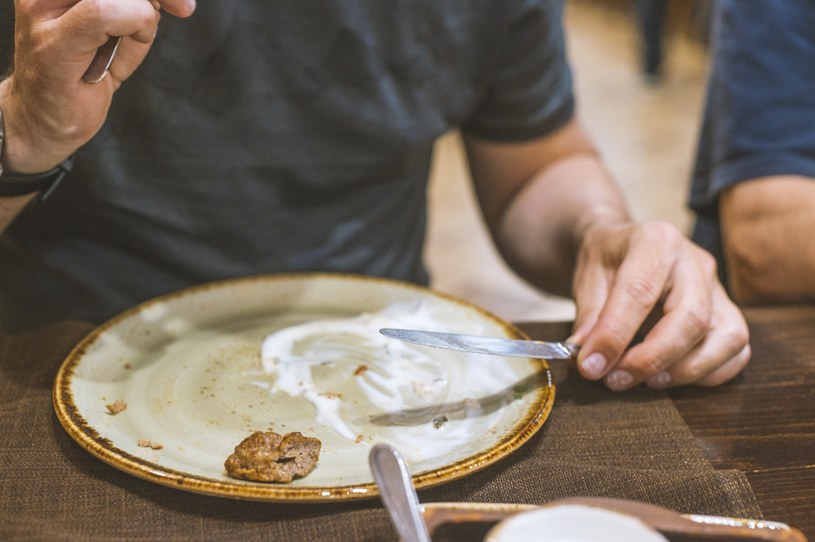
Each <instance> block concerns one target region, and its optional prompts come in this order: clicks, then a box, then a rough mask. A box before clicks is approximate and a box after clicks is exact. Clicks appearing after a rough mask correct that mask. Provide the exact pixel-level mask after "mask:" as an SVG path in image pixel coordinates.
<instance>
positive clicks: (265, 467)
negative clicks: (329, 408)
mask: <svg viewBox="0 0 815 542" xmlns="http://www.w3.org/2000/svg"><path fill="white" fill-rule="evenodd" d="M321 446H322V443H321V442H320V440H319V439H316V438H312V437H304V436H303V435H302V433H299V432H292V433H286V434H285V435H281V434H279V433H275V432H273V431H269V432H266V433H263V432H261V431H256V432H254V433H252V434H251V435H249V436H248V437H246V438H245V439H243V441H241V443H240V444H238V445H237V446H235V453H233V454H232V455H230V456H229V457H228V458H227V460H226V462H225V463H224V467H225V468H226V473H227V474H228V475H229V476H231V477H232V478H242V479H244V480H253V481H255V482H291V481H292V480H294V478H299V477H303V476H306V475H307V474H309V473H310V472H311V471H313V470H314V467H316V466H317V461H318V460H319V458H320V447H321Z"/></svg>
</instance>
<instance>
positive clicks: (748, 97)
mask: <svg viewBox="0 0 815 542" xmlns="http://www.w3.org/2000/svg"><path fill="white" fill-rule="evenodd" d="M713 23H714V26H713V28H714V34H713V51H712V54H713V64H712V69H711V75H710V78H709V81H708V95H707V102H706V105H705V114H704V121H703V124H702V131H701V134H700V138H699V148H698V150H697V156H696V165H695V168H694V174H693V179H692V188H691V198H690V206H691V208H693V209H694V210H695V211H697V212H698V213H700V214H701V215H704V216H709V217H717V215H718V211H717V207H718V204H717V201H718V196H719V194H720V193H721V192H722V191H723V190H724V189H726V188H728V187H729V186H732V185H734V184H736V183H738V182H740V181H744V180H747V179H753V178H757V177H765V176H769V175H803V176H809V177H815V2H813V0H784V1H783V2H777V1H775V0H760V1H759V0H756V1H752V2H744V1H743V0H719V1H718V2H717V3H716V8H715V11H714V21H713Z"/></svg>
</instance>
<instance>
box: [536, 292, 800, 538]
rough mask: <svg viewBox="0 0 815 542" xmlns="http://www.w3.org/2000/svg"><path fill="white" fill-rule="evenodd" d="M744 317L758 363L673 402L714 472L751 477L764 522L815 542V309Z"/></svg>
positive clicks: (539, 326)
mask: <svg viewBox="0 0 815 542" xmlns="http://www.w3.org/2000/svg"><path fill="white" fill-rule="evenodd" d="M745 316H746V318H747V321H748V324H749V326H750V333H751V347H752V350H753V358H752V362H751V363H750V365H748V367H747V368H746V369H745V371H744V372H743V374H741V375H740V376H739V377H737V378H736V379H735V381H733V382H731V383H729V384H728V385H725V386H721V387H718V388H712V389H702V388H680V389H676V390H672V391H671V392H670V396H671V398H672V399H673V401H674V404H675V405H676V407H677V409H678V410H679V413H680V414H681V415H682V417H683V418H684V420H685V422H686V423H687V424H688V426H689V427H690V428H691V431H692V432H693V434H694V436H695V437H696V438H697V439H698V442H699V444H700V446H701V447H702V449H703V450H704V452H705V455H706V456H707V459H708V460H709V461H710V462H711V463H712V464H713V465H714V467H716V468H722V469H738V470H741V471H743V472H744V473H745V474H746V475H747V478H748V480H749V481H750V485H751V486H752V488H753V492H754V493H755V495H756V498H757V500H758V502H759V505H760V506H761V510H762V511H763V512H764V516H765V518H768V519H774V520H777V521H782V522H784V523H787V524H789V525H793V526H795V527H796V528H798V529H799V530H801V531H802V532H803V533H804V534H805V535H806V537H807V539H809V540H815V307H773V308H770V307H764V308H752V309H746V310H745ZM522 327H523V328H524V330H525V331H526V332H527V333H528V334H529V335H530V336H532V337H540V338H543V337H550V336H552V333H553V325H552V324H544V323H534V324H525V325H523V326H522ZM555 333H557V332H555ZM555 336H556V335H555Z"/></svg>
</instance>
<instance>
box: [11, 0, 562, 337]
mask: <svg viewBox="0 0 815 542" xmlns="http://www.w3.org/2000/svg"><path fill="white" fill-rule="evenodd" d="M562 7H563V6H562V2H553V1H549V0H537V1H528V0H521V1H515V0H512V1H508V0H480V1H474V0H466V1H465V0H461V1H445V2H438V1H437V0H426V1H425V0H405V1H393V2H381V1H379V0H371V1H360V0H353V1H351V0H348V1H342V0H337V1H324V2H310V1H305V2H269V1H266V0H240V1H237V0H236V1H226V0H219V1H217V2H199V5H198V10H197V12H196V13H195V15H194V16H193V17H192V18H190V19H188V20H178V19H175V18H173V17H172V16H169V15H165V16H164V17H163V18H162V22H161V25H160V29H159V33H158V36H157V39H156V43H155V45H154V47H153V49H152V51H151V52H150V54H149V55H148V57H147V59H146V60H145V62H144V64H143V65H142V66H141V68H140V69H139V70H138V71H137V72H136V73H135V74H134V75H133V77H131V79H130V80H128V81H127V82H125V84H124V85H123V86H122V87H121V89H120V90H119V91H118V92H117V93H116V95H115V96H114V102H113V106H112V108H111V110H110V114H109V115H108V119H107V121H106V123H105V125H104V127H103V128H102V130H101V131H100V132H99V133H98V135H97V136H96V137H94V139H93V140H92V141H91V142H89V143H88V144H87V145H86V146H85V147H83V148H82V149H80V150H79V152H78V153H77V155H76V161H75V166H74V170H73V172H72V173H71V175H70V177H69V178H68V179H67V180H66V181H65V182H64V184H63V185H62V186H61V187H60V188H59V189H58V190H57V191H56V192H55V193H54V194H53V195H52V196H51V198H50V199H48V200H47V201H45V202H44V203H43V204H42V205H40V206H38V207H36V208H34V209H33V210H31V211H28V212H26V213H25V214H23V215H21V216H20V217H19V218H18V219H17V220H16V221H15V222H14V224H13V225H12V227H11V228H10V229H9V230H8V231H7V233H6V234H5V235H4V236H3V237H1V238H0V288H1V289H2V297H3V298H4V299H3V304H4V307H3V309H2V310H3V320H5V322H6V324H5V326H6V327H7V328H8V327H16V328H19V327H28V326H31V325H37V324H41V323H44V322H47V321H50V320H59V319H68V318H76V319H84V320H90V321H93V322H99V321H102V320H104V319H106V318H109V317H111V316H113V315H115V314H116V313H118V312H120V311H122V310H124V309H127V308H129V307H131V306H133V305H135V304H137V303H139V302H141V301H144V300H146V299H149V298H151V297H155V296H157V295H160V294H164V293H167V292H170V291H174V290H177V289H180V288H183V287H186V286H190V285H193V284H198V283H202V282H207V281H212V280H217V279H222V278H228V277H237V276H245V275H252V274H260V273H275V272H296V271H313V270H323V271H341V272H351V273H363V274H371V275H379V276H385V277H392V278H398V279H404V280H409V281H415V282H419V283H422V282H426V281H427V274H426V271H425V269H424V266H423V264H422V245H423V242H424V235H425V207H426V205H425V203H426V202H425V192H426V181H427V174H428V169H429V164H430V159H431V152H432V148H433V143H434V141H435V140H436V139H437V138H438V137H439V136H440V135H442V134H444V133H445V132H447V131H449V130H451V129H457V128H458V129H462V130H464V131H466V132H469V133H471V134H473V135H476V136H478V137H482V138H486V139H490V140H500V141H520V140H524V139H529V138H534V137H538V136H541V135H544V134H546V133H548V132H551V131H552V130H554V129H556V128H558V127H559V126H561V125H563V124H564V123H565V122H566V121H568V119H569V118H571V115H572V112H573V98H572V93H571V77H570V73H569V69H568V66H567V63H566V59H565V50H564V44H563V35H562V28H561V18H562Z"/></svg>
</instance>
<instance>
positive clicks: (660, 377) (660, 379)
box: [645, 371, 671, 389]
mask: <svg viewBox="0 0 815 542" xmlns="http://www.w3.org/2000/svg"><path fill="white" fill-rule="evenodd" d="M645 383H646V384H648V387H650V388H656V389H662V388H667V387H668V386H669V385H670V383H671V375H670V374H668V373H667V372H666V371H662V372H661V373H657V374H655V375H654V376H652V377H651V378H649V379H648V380H646V381H645Z"/></svg>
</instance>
